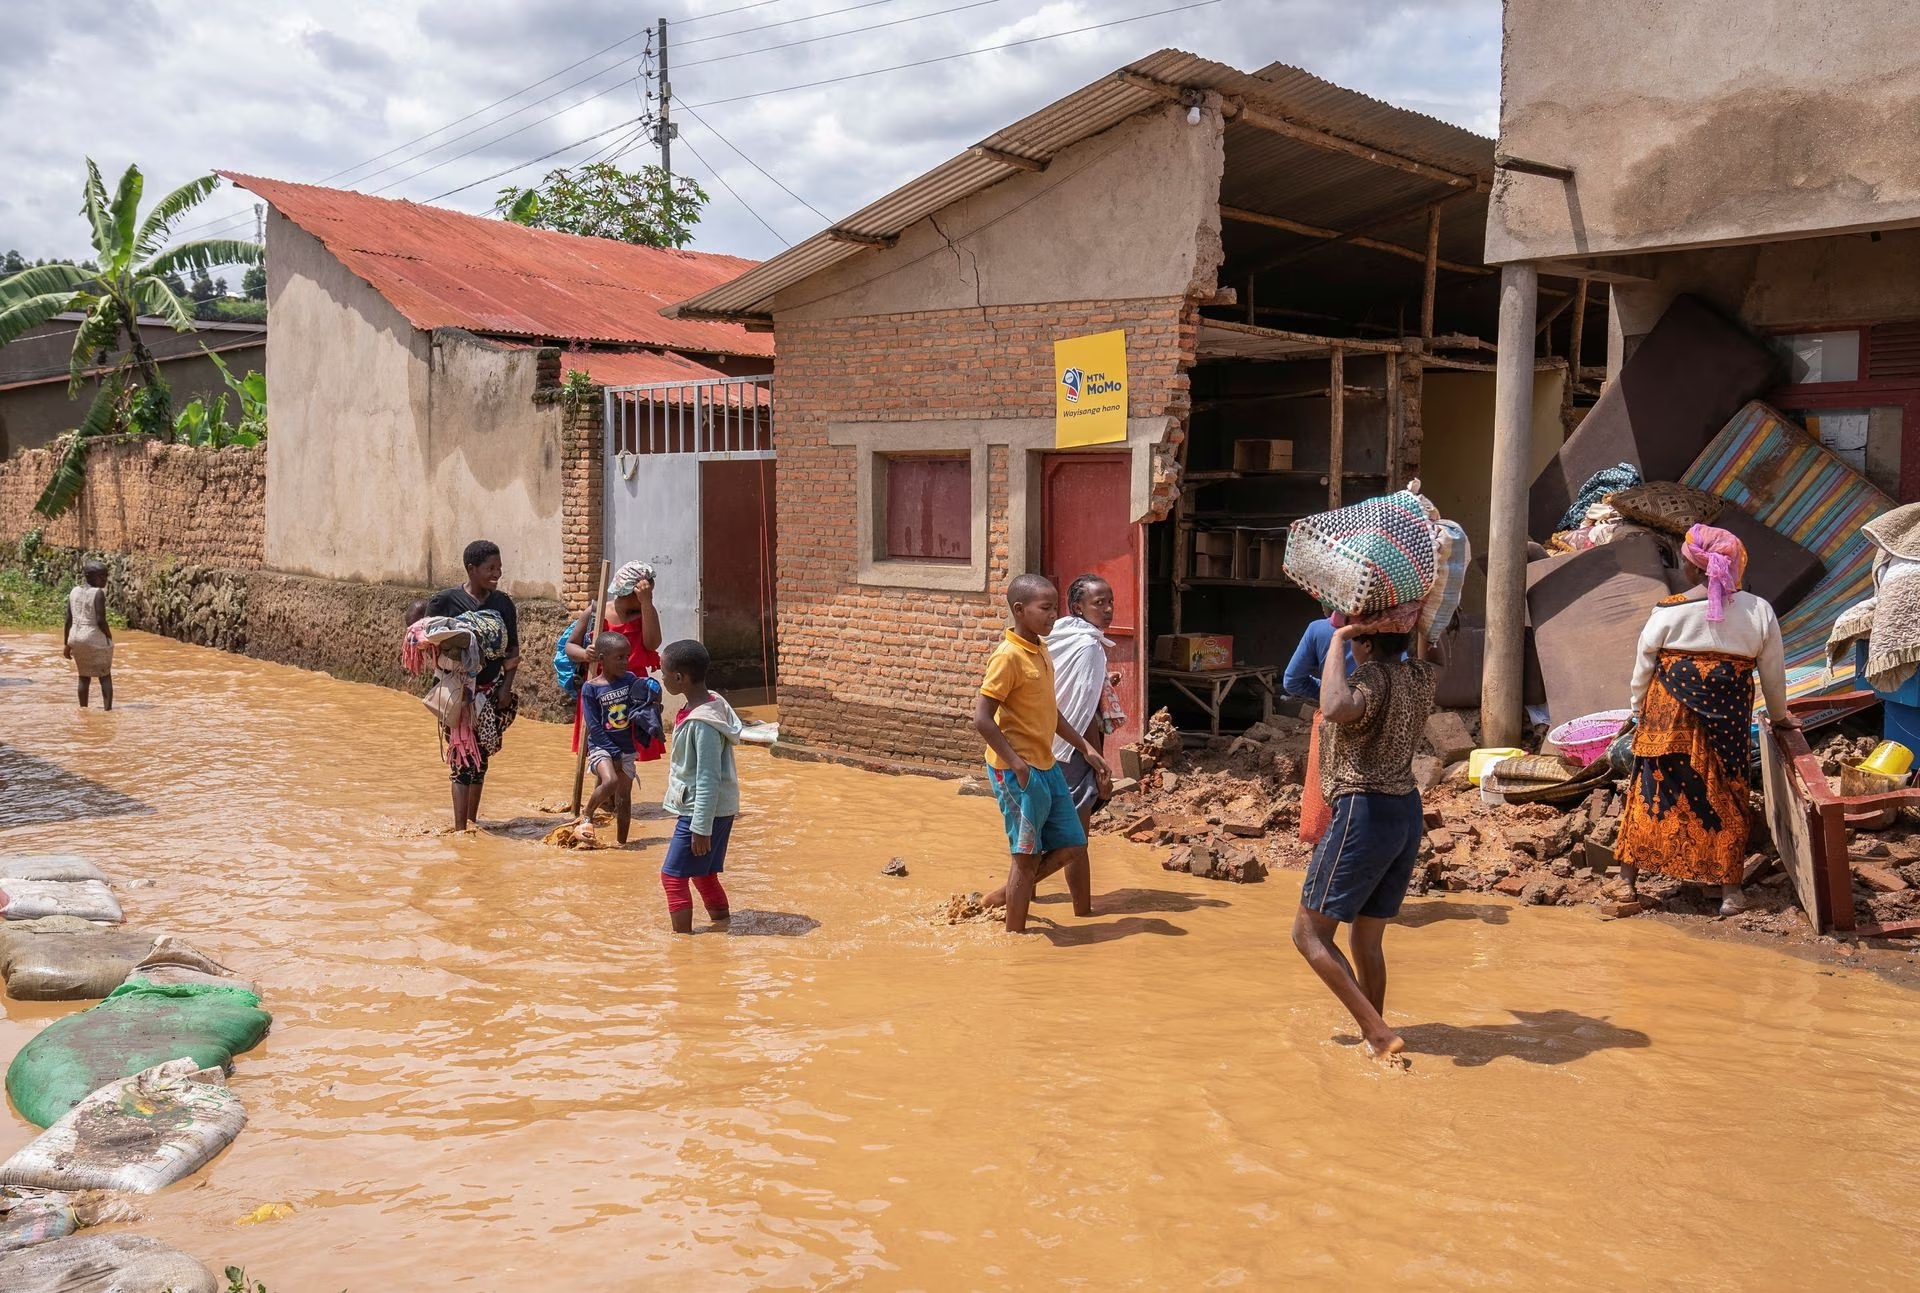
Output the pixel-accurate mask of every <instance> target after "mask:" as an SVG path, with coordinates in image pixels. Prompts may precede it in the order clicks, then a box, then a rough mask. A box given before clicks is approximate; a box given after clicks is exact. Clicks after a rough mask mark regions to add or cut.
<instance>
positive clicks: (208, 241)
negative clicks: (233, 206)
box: [0, 158, 260, 517]
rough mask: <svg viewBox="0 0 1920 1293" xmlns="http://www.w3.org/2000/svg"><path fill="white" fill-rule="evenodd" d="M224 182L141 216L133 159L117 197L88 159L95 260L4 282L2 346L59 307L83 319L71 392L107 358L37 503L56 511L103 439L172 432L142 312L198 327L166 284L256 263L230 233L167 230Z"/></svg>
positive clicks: (0, 289) (213, 180)
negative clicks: (170, 240) (187, 235)
mask: <svg viewBox="0 0 1920 1293" xmlns="http://www.w3.org/2000/svg"><path fill="white" fill-rule="evenodd" d="M219 184H220V178H219V177H218V176H216V175H203V176H201V177H200V178H199V179H196V180H189V181H188V182H187V183H185V184H182V185H181V186H180V187H179V188H177V189H175V190H174V191H173V192H171V193H169V194H167V196H166V197H164V198H162V199H161V200H160V201H159V202H158V203H157V204H155V205H154V207H153V209H152V210H151V211H149V212H148V213H147V216H146V219H144V220H142V219H141V218H140V196H141V190H142V187H143V185H144V181H143V179H142V178H141V175H140V168H139V167H137V166H129V167H127V169H126V173H125V174H123V175H122V176H121V177H120V183H119V185H118V187H117V188H116V189H115V190H114V192H113V193H112V194H111V195H110V194H108V192H107V186H106V184H105V182H104V181H103V180H102V179H101V178H100V168H99V167H98V166H97V165H95V164H94V161H93V159H92V158H88V159H87V182H86V186H85V191H84V197H83V200H82V202H81V208H80V209H81V212H82V213H83V214H84V215H85V216H86V217H87V222H88V224H89V225H90V226H91V231H92V239H93V249H94V254H95V256H96V258H97V264H96V263H95V262H94V261H88V262H85V263H83V264H79V265H76V264H72V263H70V262H53V263H50V264H46V265H36V266H34V267H32V268H29V269H24V270H21V271H19V272H17V273H14V274H11V275H9V276H8V277H6V278H4V279H0V346H4V345H6V344H7V343H8V342H10V341H13V340H14V339H15V338H17V337H19V336H20V335H21V334H22V333H24V332H26V331H27V330H28V329H30V328H34V327H37V326H39V325H40V324H42V323H45V322H46V321H47V320H48V319H51V318H52V317H53V316H54V315H56V314H59V313H61V312H62V311H67V310H71V311H78V312H80V313H82V314H84V315H85V316H86V317H85V318H84V319H83V320H82V321H81V324H80V326H79V328H78V329H77V330H76V331H75V333H74V338H73V354H72V358H71V360H70V362H69V365H68V373H69V381H68V383H67V394H68V395H69V396H74V395H78V394H79V392H80V387H81V386H82V384H83V383H84V382H85V380H86V374H87V370H88V369H89V368H92V367H97V366H102V365H110V367H109V368H108V371H106V372H104V373H102V374H101V375H100V378H99V385H98V389H97V390H96V392H95V394H94V399H93V403H92V405H91V406H90V407H89V408H88V410H87V415H86V417H85V419H84V420H83V421H82V422H81V423H80V425H79V427H78V428H76V429H75V430H73V431H70V432H68V433H67V434H66V435H65V436H63V437H61V439H60V442H59V443H60V446H61V450H62V452H61V455H60V462H59V465H58V466H57V467H56V468H55V470H54V473H53V478H52V479H51V480H50V481H48V482H47V487H46V489H45V490H44V491H43V492H42V493H41V495H40V500H39V502H38V503H36V504H35V507H36V508H37V510H38V511H39V512H40V513H41V514H42V515H43V516H48V517H54V516H59V515H60V514H61V513H63V512H65V511H66V510H67V509H68V508H70V507H72V506H73V502H74V500H75V499H76V498H78V497H79V495H80V490H81V487H82V486H83V485H85V483H86V469H87V451H88V449H89V447H90V445H91V442H92V441H94V440H97V439H99V438H100V437H101V436H108V435H117V434H121V433H124V432H127V431H136V432H139V433H142V434H146V435H154V436H160V437H163V438H171V436H172V434H173V414H172V410H171V407H170V405H171V400H170V398H169V396H168V393H167V384H166V382H165V381H163V380H162V379H161V377H160V365H159V362H158V361H157V360H156V359H155V358H154V355H153V352H152V351H150V350H148V349H147V346H146V342H145V341H144V340H143V339H142V337H141V335H140V316H141V315H143V314H147V315H157V316H159V317H160V318H162V319H165V320H166V321H167V322H169V323H171V324H172V325H173V326H174V327H175V328H176V329H178V330H179V331H182V332H185V331H188V330H189V329H191V328H192V327H193V311H192V308H191V307H190V306H189V305H188V303H187V302H186V301H183V300H182V299H181V298H180V296H179V295H178V294H177V293H176V292H175V291H174V290H173V289H172V288H171V287H170V286H168V284H167V282H166V276H167V275H168V274H169V273H173V274H185V273H188V272H191V273H193V274H195V275H196V276H204V275H206V274H208V273H209V272H210V271H211V270H212V268H213V267H214V266H216V265H253V264H257V263H259V260H260V248H259V247H258V246H256V245H255V244H253V243H251V242H242V241H239V240H236V239H231V238H201V239H197V240H195V241H192V242H185V243H179V244H177V245H175V246H172V247H169V246H167V245H166V242H167V232H168V230H169V229H170V228H171V227H172V225H173V223H174V222H175V221H176V220H178V219H179V218H180V217H181V216H183V215H185V214H186V213H187V212H189V211H191V210H192V209H193V208H194V207H196V206H198V205H199V204H200V203H201V202H203V201H204V200H205V199H206V197H207V195H208V194H210V193H212V192H213V191H214V189H215V188H217V187H218V186H219Z"/></svg>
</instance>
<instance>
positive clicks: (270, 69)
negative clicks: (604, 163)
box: [0, 0, 1500, 258]
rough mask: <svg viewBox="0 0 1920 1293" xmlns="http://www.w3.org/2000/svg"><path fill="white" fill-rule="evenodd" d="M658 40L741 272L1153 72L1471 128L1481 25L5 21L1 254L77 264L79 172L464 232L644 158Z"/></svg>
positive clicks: (842, 11) (806, 12)
mask: <svg viewBox="0 0 1920 1293" xmlns="http://www.w3.org/2000/svg"><path fill="white" fill-rule="evenodd" d="M1170 11H1171V12H1170ZM1140 15H1157V16H1150V17H1139V20H1138V21H1126V20H1127V19H1132V18H1136V17H1138V16H1140ZM657 16H664V17H666V18H667V19H668V20H669V23H670V32H671V37H670V39H671V42H672V65H673V92H674V97H675V100H676V108H675V116H676V118H677V119H678V120H679V121H680V122H681V123H682V129H681V136H680V142H679V143H678V144H676V145H675V148H674V169H675V170H676V171H684V172H687V173H690V174H692V175H694V176H696V177H697V178H698V179H699V180H700V181H701V183H702V184H703V186H704V187H705V188H706V189H707V191H708V193H709V195H710V197H711V199H712V203H711V205H710V207H709V208H708V213H707V218H706V220H705V222H704V223H703V225H702V227H701V231H700V237H699V241H698V243H697V244H696V245H697V246H699V247H701V248H703V249H705V250H710V251H726V252H732V253H734V254H738V255H745V256H754V257H764V256H768V255H771V254H773V253H775V252H777V251H779V250H780V249H781V247H783V246H784V245H786V244H787V243H789V242H796V241H799V240H800V239H801V238H804V237H806V236H808V235H809V234H812V233H814V232H815V231H817V230H818V229H820V228H821V227H823V226H824V225H825V224H826V223H828V221H827V219H825V218H823V216H822V215H821V214H819V213H825V216H826V217H834V218H837V217H839V216H841V215H844V214H846V213H847V212H849V211H852V210H854V209H856V208H858V207H860V206H862V205H864V204H865V203H867V202H869V201H871V200H872V199H873V198H875V197H877V196H879V195H880V194H882V193H884V192H886V191H887V190H888V189H890V188H893V187H894V186H896V185H897V184H899V183H901V182H902V181H904V180H907V179H910V178H912V177H913V176H915V175H917V174H919V173H920V172H922V171H924V170H926V169H927V168H928V167H930V166H933V165H934V164H936V163H938V162H940V161H942V160H944V159H946V158H947V157H950V156H952V155H953V154H954V153H956V152H958V151H959V150H960V149H962V148H964V147H966V146H967V145H968V144H971V143H973V142H975V141H976V140H978V139H980V138H981V137H983V136H985V135H987V134H990V133H992V132H993V131H994V130H996V129H998V128H999V127H1001V126H1003V125H1005V124H1007V123H1009V122H1011V121H1014V120H1016V119H1018V118H1019V117H1021V116H1023V115H1025V114H1026V113H1028V112H1031V111H1033V110H1034V109H1035V108H1038V107H1041V106H1043V105H1044V104H1046V103H1048V102H1050V101H1052V100H1053V99H1056V98H1058V97H1060V96H1061V95H1063V94H1066V93H1068V92H1069V91H1071V90H1073V89H1075V88H1078V87H1079V86H1081V85H1083V84H1085V83H1087V82H1088V81H1091V80H1094V79H1096V78H1097V77H1099V76H1101V75H1104V74H1105V73H1107V72H1109V71H1111V70H1112V69H1114V68H1116V67H1118V66H1120V65H1122V64H1124V63H1127V62H1129V61H1131V60H1133V59H1135V58H1137V57H1139V56H1140V55H1142V54H1145V53H1148V52H1151V51H1152V50H1155V49H1159V48H1162V47H1166V46H1176V47H1179V48H1182V49H1187V50H1190V51H1193V52H1195V53H1198V54H1202V55H1206V56H1208V57H1211V58H1215V59H1219V60H1220V61H1222V62H1225V63H1231V64H1234V65H1236V66H1239V67H1242V68H1246V69H1248V70H1251V69H1254V68H1257V67H1260V66H1263V65H1264V64H1266V63H1269V62H1274V61H1280V62H1286V63H1292V64H1294V65H1297V66H1300V67H1304V68H1306V69H1308V70H1309V71H1312V72H1315V73H1317V74H1319V75H1321V76H1324V77H1327V78H1329V79H1331V80H1333V81H1337V82H1339V83H1340V84H1342V85H1346V86H1350V87H1352V88H1354V89H1358V90H1363V91H1365V92H1367V93H1369V94H1373V95H1376V96H1378V97H1380V98H1383V99H1386V100H1389V101H1390V102H1393V103H1396V104H1399V105H1401V106H1403V107H1408V108H1413V109H1416V110H1419V111H1422V112H1427V113H1431V114H1433V115H1434V116H1438V117H1441V118H1444V119H1446V120H1448V121H1452V122H1455V123H1457V124H1459V125H1462V126H1466V127H1468V128H1469V129H1473V130H1478V131H1480V132H1482V133H1484V134H1492V133H1493V131H1494V127H1495V124H1496V121H1497V111H1498V96H1499V43H1500V3H1499V0H1214V2H1213V3H1207V4H1198V5H1196V4H1195V3H1194V0H760V2H759V3H749V0H656V2H655V4H654V5H651V6H635V5H633V4H631V3H627V2H626V0H380V2H379V3H359V2H357V0H280V2H279V3H274V4H261V3H258V2H257V0H7V4H6V11H5V23H4V26H5V38H4V39H0V124H3V125H4V128H3V129H0V175H4V176H5V177H6V178H5V180H4V181H3V182H0V251H4V250H5V249H7V248H9V247H15V248H18V249H19V250H20V251H21V252H22V253H24V254H25V255H27V256H28V257H30V258H31V257H38V256H74V257H80V256H84V255H86V254H87V252H88V247H87V243H86V238H85V222H84V219H83V218H82V217H81V216H80V215H79V213H78V208H79V200H80V199H79V191H80V184H81V181H82V178H83V176H84V173H85V171H84V167H85V162H84V159H85V158H86V157H88V156H91V157H93V158H94V159H95V160H96V161H98V162H99V163H100V167H101V169H102V171H104V172H106V174H107V179H108V184H109V186H111V185H112V183H113V181H114V179H115V177H117V176H118V174H119V172H120V171H121V170H122V169H123V168H124V167H125V166H127V164H128V163H130V162H133V163H138V164H139V165H140V167H141V169H142V170H143V172H145V174H146V176H147V193H148V195H149V196H150V197H151V196H157V195H158V194H160V193H162V192H165V191H166V189H168V188H171V187H172V186H173V185H175V184H178V183H180V182H181V181H183V180H186V179H188V178H191V177H192V176H193V175H196V174H202V173H205V172H206V171H208V170H212V169H214V168H216V167H218V168H221V169H229V170H239V171H247V172H252V173H254V174H259V175H266V176H273V177H276V178H283V179H291V180H300V181H305V182H308V183H325V184H333V185H338V186H341V187H347V188H354V189H359V190H362V191H364V192H377V193H380V194H382V195H385V196H389V197H404V198H410V199H413V200H416V201H435V202H440V203H442V204H444V205H447V206H453V207H458V208H460V209H462V210H467V211H485V210H487V209H488V207H489V206H490V205H491V202H492V199H493V195H494V193H495V191H496V190H497V189H498V188H499V187H500V186H501V185H503V184H508V183H515V182H519V183H526V182H530V181H531V180H533V179H535V178H537V177H538V176H540V175H541V174H542V173H543V172H545V171H546V170H547V169H549V168H551V167H553V166H558V165H564V164H566V163H569V162H577V161H582V160H592V159H594V158H596V157H600V156H615V155H617V156H622V158H623V160H625V161H628V162H633V163H637V162H639V161H643V160H644V161H652V160H657V159H656V156H655V153H654V150H653V149H652V147H651V145H646V144H643V143H642V142H641V141H639V140H637V139H633V138H632V136H633V134H634V131H633V128H632V126H631V125H629V124H626V123H630V122H632V121H633V120H634V119H635V118H636V117H637V116H638V115H639V114H640V112H641V111H642V101H641V91H640V86H641V84H642V82H641V79H640V75H641V72H642V69H643V65H644V55H645V53H646V32H645V30H644V29H643V28H642V27H641V24H643V23H648V22H649V20H650V19H651V18H654V17H657ZM996 46H1006V47H1007V48H998V49H996V48H994V47H996ZM968 51H978V52H972V53H969V52H968ZM954 55H962V56H961V57H953V56H954ZM903 64H919V66H913V67H906V68H901V65H903ZM894 68H901V70H891V71H888V70H881V69H894ZM863 73H864V74H865V75H863ZM543 78H544V79H543ZM828 81H831V82H832V83H831V84H817V83H819V82H828ZM680 104H684V105H685V107H684V108H682V107H680V106H678V105H680ZM582 141H584V142H582ZM629 146H631V151H625V150H626V149H628V148H629ZM549 153H551V154H553V155H552V156H551V157H548V158H546V159H545V160H537V159H540V158H542V155H543V154H549ZM749 158H750V159H751V161H749V160H748V159H749ZM729 190H731V192H730V191H729ZM252 201H253V200H252V199H251V198H250V197H249V196H247V195H245V194H242V193H239V192H236V191H233V190H230V189H222V191H221V192H219V193H217V194H216V195H215V196H214V197H213V198H212V199H211V200H210V201H209V202H208V204H207V205H206V206H205V207H203V208H202V210H204V211H205V212H206V217H205V218H204V219H198V220H196V221H194V222H193V223H196V224H200V225H203V226H204V227H202V228H196V229H193V230H192V231H191V233H192V236H202V235H204V234H219V235H229V234H231V235H238V236H245V237H251V236H252V232H253V214H252ZM810 208H814V209H810ZM815 209H817V211H816V210H815ZM196 215H197V213H196ZM214 217H219V218H220V219H218V220H217V221H216V220H214ZM183 228H185V226H183Z"/></svg>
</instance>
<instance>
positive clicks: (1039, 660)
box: [973, 575, 1109, 934]
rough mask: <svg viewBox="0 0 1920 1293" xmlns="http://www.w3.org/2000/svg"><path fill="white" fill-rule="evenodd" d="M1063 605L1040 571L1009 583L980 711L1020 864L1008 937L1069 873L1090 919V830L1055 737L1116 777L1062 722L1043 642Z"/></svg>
mask: <svg viewBox="0 0 1920 1293" xmlns="http://www.w3.org/2000/svg"><path fill="white" fill-rule="evenodd" d="M1059 602H1060V594H1059V593H1058V592H1057V591H1055V589H1054V586H1053V585H1052V584H1051V583H1049V582H1048V581H1047V580H1046V579H1045V578H1043V577H1041V576H1040V575H1020V576H1018V577H1016V578H1015V579H1014V580H1013V582H1012V583H1010V584H1008V585H1007V607H1008V609H1009V610H1010V611H1011V612H1012V616H1013V627H1012V628H1010V629H1008V630H1007V632H1006V636H1005V637H1003V638H1002V639H1001V640H1000V642H999V643H998V644H997V645H996V646H995V647H994V649H993V656H992V658H991V659H989V660H988V661H987V676H986V678H985V680H983V681H982V682H981V684H980V695H979V698H978V699H977V700H976V701H975V702H974V706H973V726H974V730H976V731H978V732H979V733H980V736H981V739H983V740H984V741H986V743H987V776H988V778H989V779H990V780H991V781H992V782H993V793H994V796H995V798H997V799H998V800H999V801H1000V815H1001V817H1002V818H1003V819H1004V820H1005V823H1006V828H1007V848H1008V851H1009V853H1011V855H1012V858H1013V863H1012V866H1011V867H1010V868H1009V869H1008V871H1007V887H1006V889H1005V891H1004V892H1005V894H1006V903H1007V932H1008V933H1010V934H1019V933H1024V932H1025V930H1026V928H1027V907H1028V905H1029V904H1030V903H1031V902H1032V901H1033V890H1034V886H1035V885H1037V884H1038V883H1039V882H1040V877H1041V876H1042V875H1051V874H1052V873H1053V872H1055V871H1065V872H1066V875H1067V891H1068V892H1069V893H1070V894H1072V895H1073V914H1074V915H1076V916H1091V915H1092V914H1093V893H1092V888H1093V880H1092V876H1091V873H1090V872H1089V870H1088V867H1087V832H1086V830H1085V828H1084V827H1082V826H1081V825H1080V814H1079V813H1078V811H1076V810H1075V808H1074V806H1073V791H1072V789H1071V788H1070V787H1068V785H1067V778H1066V775H1065V774H1064V773H1063V772H1062V771H1061V770H1060V768H1059V766H1058V765H1057V764H1056V763H1055V762H1054V758H1053V739H1054V737H1056V736H1058V737H1059V738H1060V739H1061V740H1063V741H1065V742H1066V743H1067V744H1068V745H1070V746H1072V747H1073V748H1074V749H1075V750H1076V751H1078V752H1079V753H1080V754H1081V755H1082V756H1083V757H1084V758H1085V759H1086V760H1087V764H1088V766H1089V767H1091V768H1092V769H1093V770H1094V773H1095V774H1096V775H1097V776H1100V777H1105V776H1107V775H1109V774H1108V772H1107V765H1106V761H1105V760H1103V759H1102V758H1101V757H1100V754H1099V752H1098V751H1097V750H1095V749H1093V748H1092V747H1091V746H1089V745H1088V744H1087V738H1086V737H1085V736H1084V735H1083V734H1081V733H1079V732H1076V731H1074V730H1073V725H1072V724H1071V723H1068V722H1067V721H1066V720H1065V719H1063V718H1062V717H1061V716H1060V708H1059V705H1058V703H1057V702H1056V701H1055V699H1054V690H1053V660H1052V659H1051V658H1050V657H1049V656H1048V655H1047V647H1046V643H1045V642H1043V641H1042V640H1041V639H1042V638H1044V637H1046V636H1047V634H1049V633H1051V632H1052V631H1053V622H1054V621H1055V620H1056V619H1058V618H1059Z"/></svg>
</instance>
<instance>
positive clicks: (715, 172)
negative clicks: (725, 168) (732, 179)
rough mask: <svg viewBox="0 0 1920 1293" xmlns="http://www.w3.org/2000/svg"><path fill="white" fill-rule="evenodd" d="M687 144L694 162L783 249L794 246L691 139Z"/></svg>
mask: <svg viewBox="0 0 1920 1293" xmlns="http://www.w3.org/2000/svg"><path fill="white" fill-rule="evenodd" d="M686 144H687V151H688V152H690V153H692V154H693V157H694V160H695V161H697V162H699V163H700V164H701V165H702V166H704V167H706V168H707V172H708V174H710V175H712V176H713V178H714V179H715V180H717V181H719V184H720V187H721V188H723V189H725V190H726V191H727V192H728V193H730V194H732V195H733V200H734V201H735V202H738V203H739V204H740V205H741V206H743V207H746V208H747V214H748V215H750V216H752V217H753V218H754V219H755V220H758V221H759V222H760V224H761V227H762V228H764V229H765V230H766V231H767V232H768V233H770V234H772V235H773V236H774V237H776V238H778V239H780V245H781V246H783V247H791V246H793V240H792V239H791V238H788V237H786V236H785V235H783V234H782V233H781V232H780V231H779V230H778V229H776V228H774V227H773V226H772V225H770V224H768V223H767V218H766V217H765V216H763V215H761V214H760V213H759V212H758V211H755V210H754V209H753V208H752V207H751V206H748V205H747V200H746V199H745V198H743V197H741V196H740V195H739V194H738V193H736V192H734V188H733V185H731V184H729V183H727V177H726V176H724V175H722V174H721V173H720V168H719V167H717V166H715V165H714V164H713V163H712V162H709V161H708V160H707V159H706V158H704V157H702V156H700V150H699V149H698V148H695V147H694V146H693V141H692V140H690V139H689V140H687V141H686Z"/></svg>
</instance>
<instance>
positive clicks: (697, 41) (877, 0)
mask: <svg viewBox="0 0 1920 1293" xmlns="http://www.w3.org/2000/svg"><path fill="white" fill-rule="evenodd" d="M899 2H900V0H865V3H863V4H855V5H848V6H847V7H846V8H844V9H829V10H827V11H826V12H825V13H810V14H806V15H805V16H803V17H799V18H782V19H781V20H780V21H779V22H769V23H762V24H761V25H760V26H758V27H742V28H740V29H739V30H738V31H721V32H715V33H714V34H713V35H711V36H695V37H694V38H693V39H692V40H683V41H680V42H679V45H680V47H681V48H683V49H684V48H685V47H686V46H688V45H704V44H706V43H707V42H708V41H710V40H726V39H727V38H728V37H729V36H751V35H753V34H754V33H755V32H758V31H772V30H773V29H774V28H775V27H791V26H793V24H795V23H797V22H812V21H813V20H814V19H816V18H832V17H834V16H835V15H837V14H843V13H852V12H853V11H854V10H856V9H872V8H875V7H876V6H879V5H883V4H898V3H899ZM692 21H694V19H691V18H689V19H687V20H686V22H682V23H681V24H680V26H682V27H684V26H686V25H687V22H692Z"/></svg>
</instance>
